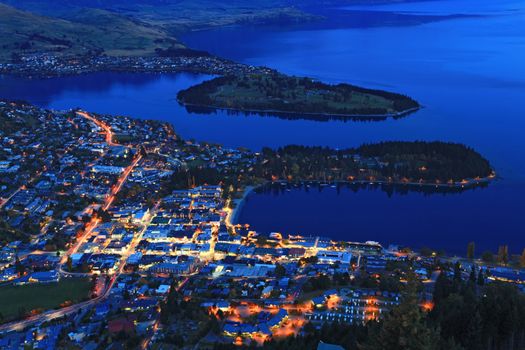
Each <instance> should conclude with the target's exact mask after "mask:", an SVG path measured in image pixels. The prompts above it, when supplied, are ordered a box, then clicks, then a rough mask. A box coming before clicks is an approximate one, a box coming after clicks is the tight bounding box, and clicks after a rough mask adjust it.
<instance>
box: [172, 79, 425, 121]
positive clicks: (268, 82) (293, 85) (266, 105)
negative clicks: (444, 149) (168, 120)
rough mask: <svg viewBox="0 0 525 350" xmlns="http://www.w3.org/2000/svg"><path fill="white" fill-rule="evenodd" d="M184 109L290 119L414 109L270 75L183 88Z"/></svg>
mask: <svg viewBox="0 0 525 350" xmlns="http://www.w3.org/2000/svg"><path fill="white" fill-rule="evenodd" d="M177 99H178V101H179V102H180V103H181V104H183V105H186V106H187V107H189V108H191V107H209V108H217V109H229V110H236V111H243V112H256V113H265V114H266V113H268V114H273V113H275V114H286V115H288V116H289V117H290V118H292V119H293V118H303V119H317V120H319V118H320V117H324V118H340V119H348V118H356V117H357V118H359V117H367V118H370V117H372V118H374V117H377V118H385V117H399V116H402V115H405V114H407V113H410V112H413V111H415V110H417V109H419V107H420V106H419V104H418V103H417V102H416V101H415V100H413V99H412V98H410V97H408V96H405V95H402V94H397V93H392V92H387V91H382V90H372V89H366V88H362V87H357V86H354V85H349V84H337V85H330V84H326V83H322V82H319V81H315V80H312V79H310V78H305V77H295V76H287V75H284V74H281V73H278V72H275V71H267V72H265V73H251V74H237V75H228V76H222V77H218V78H215V79H212V80H208V81H205V82H203V83H201V84H199V85H195V86H192V87H190V88H188V89H186V90H182V91H180V92H179V93H178V95H177Z"/></svg>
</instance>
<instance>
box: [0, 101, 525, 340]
mask: <svg viewBox="0 0 525 350" xmlns="http://www.w3.org/2000/svg"><path fill="white" fill-rule="evenodd" d="M0 118H1V123H2V130H1V133H0V143H1V148H0V186H1V187H0V197H1V198H2V199H1V201H0V208H1V212H0V283H1V285H0V299H1V301H2V305H1V307H0V311H1V314H0V322H1V323H0V348H2V349H20V348H32V349H55V348H79V349H80V348H81V349H98V348H142V349H154V348H155V349H164V348H188V349H189V348H214V347H216V346H217V344H223V345H224V346H229V345H232V346H238V347H241V346H249V345H251V346H264V345H265V344H269V343H270V342H279V341H283V340H286V339H290V337H292V338H300V337H305V336H306V335H312V334H319V332H322V331H323V330H326V327H327V325H330V324H338V325H347V326H348V327H365V326H366V325H368V324H370V323H371V322H375V321H378V320H381V319H383V318H384V317H385V315H388V314H389V312H390V311H391V310H393V309H395V308H397V307H400V305H402V303H403V302H404V300H405V299H407V298H405V297H404V291H405V289H407V288H406V286H408V285H410V284H411V283H416V284H417V285H418V288H417V292H416V294H415V300H416V301H415V302H416V304H417V309H418V310H419V311H418V312H421V313H423V314H427V313H430V312H432V310H433V309H434V307H435V305H436V302H437V300H435V299H436V295H437V294H436V293H437V292H436V291H437V290H439V291H442V290H443V288H444V287H443V286H444V285H446V284H447V283H448V282H447V281H448V278H450V279H451V280H454V283H456V284H457V285H462V284H463V283H464V284H465V285H468V286H470V287H469V288H472V289H473V290H476V291H478V293H479V291H480V290H481V288H486V286H487V285H490V284H493V283H494V282H496V281H499V282H500V283H505V284H508V285H513V286H517V287H518V288H519V289H521V291H523V290H524V287H525V285H524V281H525V272H523V270H520V269H518V268H515V267H513V266H514V265H512V264H513V258H512V257H511V256H509V253H508V248H506V247H501V249H500V252H499V253H498V255H497V257H491V258H490V259H489V257H484V259H483V261H482V260H479V259H474V253H473V250H474V245H473V244H472V246H469V251H470V250H472V254H471V256H469V257H467V258H451V257H447V256H443V255H441V254H439V252H436V251H423V250H421V251H417V252H416V251H412V250H410V249H408V248H404V247H398V246H394V245H392V246H389V247H383V246H382V245H381V244H380V243H378V242H371V241H369V242H346V241H345V242H340V241H334V240H332V239H330V238H329V237H324V236H323V235H322V234H320V235H319V236H303V235H301V234H300V233H298V234H297V235H283V234H281V233H279V232H271V233H258V232H256V231H254V230H252V229H251V228H250V226H249V223H241V224H240V223H237V222H236V220H234V218H235V216H236V211H237V210H238V209H239V207H240V205H241V202H242V199H243V198H242V197H243V192H244V191H245V190H249V189H247V188H246V186H245V183H244V182H242V181H240V180H239V179H246V178H250V177H251V176H252V175H250V174H253V173H256V172H257V168H258V167H259V166H260V163H261V161H260V158H261V154H259V153H254V152H251V151H249V150H243V149H229V148H225V147H222V146H220V145H213V144H207V143H199V142H194V141H185V140H182V139H180V138H179V137H178V136H177V135H176V133H175V131H174V130H173V128H172V127H171V125H169V124H165V123H161V122H156V121H148V120H141V119H133V118H129V117H124V116H108V115H96V114H92V113H89V112H87V111H82V110H71V111H62V112H60V111H49V110H44V109H40V108H37V107H34V106H32V105H29V104H26V103H23V102H12V101H3V102H0ZM330 157H332V156H330ZM350 158H351V159H354V158H355V159H356V161H357V162H359V163H360V165H361V166H363V163H367V162H368V163H372V164H371V165H370V167H371V168H372V169H373V168H375V167H376V166H379V165H378V164H380V161H378V160H377V159H375V158H364V159H361V158H360V157H358V156H357V155H356V156H355V157H350ZM265 162H267V161H265ZM195 169H197V170H195ZM362 171H364V170H362ZM206 174H208V175H206ZM217 174H220V176H221V179H220V180H219V181H216V182H211V181H209V180H210V179H215V178H216V177H217ZM368 175H369V174H365V175H363V178H364V179H368V178H369V176H368ZM232 179H233V180H235V181H233V180H232ZM274 180H275V183H276V184H277V186H283V185H284V183H282V182H279V181H278V180H279V179H277V178H275V179H274ZM258 181H259V184H264V181H263V180H261V179H259V180H258ZM368 181H369V180H368ZM252 185H257V183H252ZM349 237H351V232H349ZM522 260H523V261H522V262H521V263H522V264H525V259H523V258H522ZM518 264H519V262H518ZM522 267H523V266H522ZM468 283H470V284H468ZM438 286H440V287H438ZM439 295H441V294H439ZM447 295H448V294H447ZM441 297H443V295H441ZM341 327H342V326H341ZM316 332H317V333H316ZM327 332H328V331H326V332H324V333H327ZM318 338H319V339H318ZM318 338H315V339H316V343H318V344H319V345H318V348H320V349H323V348H328V347H325V346H328V345H330V344H328V342H324V340H326V339H323V338H322V337H321V336H320V335H319V337H318ZM336 341H338V340H337V339H336V340H335V341H333V342H334V343H337V342H336ZM337 344H339V345H341V344H340V342H339V343H337ZM331 349H332V348H331Z"/></svg>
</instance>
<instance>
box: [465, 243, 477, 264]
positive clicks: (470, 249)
mask: <svg viewBox="0 0 525 350" xmlns="http://www.w3.org/2000/svg"><path fill="white" fill-rule="evenodd" d="M475 250H476V244H475V243H474V242H469V244H468V245H467V259H471V260H472V259H474V253H475Z"/></svg>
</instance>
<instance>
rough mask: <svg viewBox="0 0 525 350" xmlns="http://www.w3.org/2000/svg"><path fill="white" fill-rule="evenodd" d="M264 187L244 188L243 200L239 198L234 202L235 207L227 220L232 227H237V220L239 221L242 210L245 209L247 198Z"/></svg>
mask: <svg viewBox="0 0 525 350" xmlns="http://www.w3.org/2000/svg"><path fill="white" fill-rule="evenodd" d="M260 186H262V185H259V186H255V185H250V186H246V187H244V191H243V195H242V197H241V198H237V199H234V200H233V203H234V204H235V206H234V207H233V209H232V210H231V212H230V215H229V217H228V218H227V221H228V223H229V224H230V225H237V220H238V219H239V215H240V212H241V210H242V208H243V207H244V204H245V203H246V198H247V197H248V196H249V195H250V193H252V192H253V191H254V190H255V189H257V188H259V187H260Z"/></svg>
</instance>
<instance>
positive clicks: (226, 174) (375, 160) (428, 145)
mask: <svg viewBox="0 0 525 350" xmlns="http://www.w3.org/2000/svg"><path fill="white" fill-rule="evenodd" d="M250 163H251V164H250V165H249V166H246V164H240V165H239V166H236V165H234V164H230V166H229V167H227V168H223V169H220V168H218V167H216V166H214V165H213V166H208V165H207V164H203V163H202V162H201V163H198V164H196V165H195V166H192V165H191V164H188V166H186V167H184V168H181V169H179V170H178V171H176V172H175V173H174V174H173V175H172V177H171V178H170V180H169V181H168V182H170V184H168V186H167V187H168V188H175V189H179V188H187V187H188V186H190V187H191V186H199V185H204V184H210V183H221V184H222V185H223V188H224V190H225V195H226V196H229V195H235V194H236V193H238V192H239V190H240V189H242V188H244V187H245V186H257V185H260V184H264V183H270V182H289V183H297V182H303V181H305V182H321V183H322V182H324V183H327V182H331V183H335V182H348V183H356V184H359V183H373V184H380V183H383V184H392V185H395V184H399V185H402V184H407V185H411V184H413V185H418V186H420V185H421V186H428V188H429V189H431V190H433V189H439V190H447V189H454V190H461V189H463V188H470V187H473V186H476V185H480V184H485V183H487V182H488V181H489V180H490V179H492V178H494V176H495V173H494V171H493V169H492V168H491V166H490V163H489V162H488V160H486V159H485V158H484V157H483V156H482V155H480V154H479V153H478V152H476V151H475V150H473V149H472V148H470V147H467V146H465V145H462V144H457V143H446V142H439V141H434V142H426V141H390V142H381V143H375V144H365V145H362V146H360V147H357V148H347V149H340V150H338V149H332V148H327V147H309V146H297V145H290V146H285V147H281V148H278V149H271V148H263V149H262V151H261V152H259V153H256V154H254V155H253V158H252V161H251V162H250Z"/></svg>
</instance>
